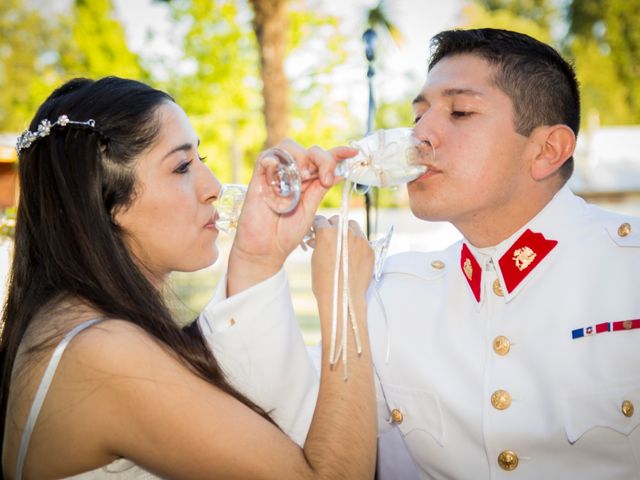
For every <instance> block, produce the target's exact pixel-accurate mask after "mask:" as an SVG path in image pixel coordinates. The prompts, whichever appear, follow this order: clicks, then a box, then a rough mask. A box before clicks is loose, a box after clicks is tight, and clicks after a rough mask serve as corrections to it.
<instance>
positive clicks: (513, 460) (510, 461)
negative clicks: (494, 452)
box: [498, 450, 518, 472]
mask: <svg viewBox="0 0 640 480" xmlns="http://www.w3.org/2000/svg"><path fill="white" fill-rule="evenodd" d="M498 465H500V468H501V469H503V470H506V471H507V472H510V471H512V470H515V469H516V468H518V455H516V452H514V451H512V450H505V451H503V452H500V455H498Z"/></svg>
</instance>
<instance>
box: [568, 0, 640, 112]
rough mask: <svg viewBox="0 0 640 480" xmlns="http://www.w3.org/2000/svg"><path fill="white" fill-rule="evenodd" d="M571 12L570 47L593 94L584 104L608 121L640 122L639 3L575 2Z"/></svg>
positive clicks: (632, 0)
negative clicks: (588, 103)
mask: <svg viewBox="0 0 640 480" xmlns="http://www.w3.org/2000/svg"><path fill="white" fill-rule="evenodd" d="M568 12H569V31H570V33H571V37H570V41H569V48H570V50H571V52H572V53H573V54H574V55H575V57H576V63H577V67H578V72H579V74H581V75H582V73H583V72H588V74H587V73H585V77H586V78H584V79H582V78H581V80H583V85H584V87H585V90H587V91H588V90H589V89H590V90H592V91H593V95H594V98H593V99H591V98H589V99H587V97H585V102H591V103H593V104H594V105H596V108H597V109H598V110H599V111H600V114H601V120H602V122H603V123H609V124H624V123H640V28H638V25H640V1H638V0H597V1H596V0H580V1H577V0H572V1H571V3H570V5H569V9H568ZM594 64H595V65H598V69H597V70H598V71H599V75H598V74H597V73H596V72H595V71H594V70H595V69H594V68H593V65H594ZM587 75H588V76H587ZM587 80H589V82H591V81H593V83H588V81H587ZM594 80H595V81H594ZM600 99H601V100H604V101H601V102H597V101H596V100H600Z"/></svg>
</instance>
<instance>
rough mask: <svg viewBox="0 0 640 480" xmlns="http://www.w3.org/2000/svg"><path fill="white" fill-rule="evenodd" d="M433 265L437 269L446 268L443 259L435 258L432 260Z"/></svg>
mask: <svg viewBox="0 0 640 480" xmlns="http://www.w3.org/2000/svg"><path fill="white" fill-rule="evenodd" d="M431 266H432V267H433V268H435V269H437V270H442V269H443V268H444V262H443V261H442V260H434V261H433V262H431Z"/></svg>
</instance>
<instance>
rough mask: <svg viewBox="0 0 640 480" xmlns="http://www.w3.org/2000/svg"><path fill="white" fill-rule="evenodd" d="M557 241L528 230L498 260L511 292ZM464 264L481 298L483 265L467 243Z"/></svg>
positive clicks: (462, 264)
mask: <svg viewBox="0 0 640 480" xmlns="http://www.w3.org/2000/svg"><path fill="white" fill-rule="evenodd" d="M557 244H558V242H557V241H556V240H547V239H546V238H545V237H544V235H543V234H541V233H536V232H532V231H531V230H529V229H527V230H525V232H524V233H523V234H522V235H520V237H518V239H517V240H516V241H515V242H514V243H513V245H511V247H509V248H508V249H507V251H506V252H505V254H504V255H502V257H500V260H498V265H499V268H500V272H501V273H502V278H503V280H504V284H505V285H504V286H505V287H506V289H507V292H508V293H511V292H513V291H514V290H515V289H516V287H517V286H518V285H520V283H521V282H522V281H523V280H524V279H525V278H526V277H527V275H529V274H530V273H531V272H532V271H533V270H535V268H536V267H537V266H538V265H539V264H540V262H541V261H542V259H544V257H546V256H547V254H548V253H549V252H550V251H551V250H553V249H554V248H555V246H556V245H557ZM460 268H461V269H462V273H463V274H464V278H466V279H467V282H468V283H469V287H470V288H471V291H472V293H473V296H474V297H475V299H476V301H477V302H480V291H481V285H482V282H481V280H482V268H481V267H480V264H479V263H478V261H477V260H476V259H475V257H474V256H473V254H472V253H471V250H469V247H467V245H466V243H463V244H462V251H461V252H460Z"/></svg>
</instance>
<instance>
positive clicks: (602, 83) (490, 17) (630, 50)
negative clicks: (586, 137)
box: [464, 0, 640, 125]
mask: <svg viewBox="0 0 640 480" xmlns="http://www.w3.org/2000/svg"><path fill="white" fill-rule="evenodd" d="M558 6H565V7H566V8H564V10H560V9H559V8H558ZM464 16H465V18H466V25H465V26H466V27H487V26H491V27H494V28H506V29H510V30H516V31H520V32H523V33H526V34H528V35H531V36H532V37H534V38H537V39H538V40H541V41H543V42H546V43H550V44H552V45H554V46H555V47H556V48H558V49H559V50H560V51H561V52H563V54H564V55H565V57H566V58H568V59H570V60H572V61H573V63H574V65H575V68H576V73H577V76H578V80H579V81H580V85H581V93H582V105H583V111H584V113H585V115H583V119H585V120H586V118H588V117H589V114H590V113H591V112H597V113H598V115H599V117H600V121H601V122H602V124H606V125H619V124H627V123H639V122H640V29H639V28H638V25H640V1H638V0H571V1H569V2H558V1H552V0H526V1H524V0H476V1H473V2H470V3H469V4H468V5H467V6H466V7H465V9H464ZM567 30H568V33H569V35H564V34H558V32H565V31H567Z"/></svg>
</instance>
